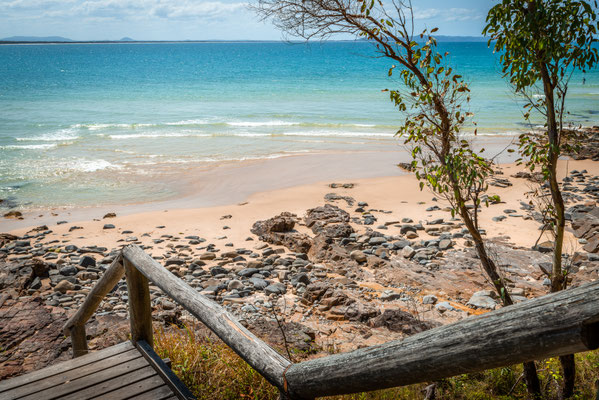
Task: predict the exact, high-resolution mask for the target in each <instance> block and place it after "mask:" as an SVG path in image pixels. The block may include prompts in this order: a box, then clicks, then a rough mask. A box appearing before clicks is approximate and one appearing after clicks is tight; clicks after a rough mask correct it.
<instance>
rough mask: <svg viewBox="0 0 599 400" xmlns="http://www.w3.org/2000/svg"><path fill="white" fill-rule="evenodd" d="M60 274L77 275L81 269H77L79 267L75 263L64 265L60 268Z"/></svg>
mask: <svg viewBox="0 0 599 400" xmlns="http://www.w3.org/2000/svg"><path fill="white" fill-rule="evenodd" d="M59 272H60V275H64V276H73V275H76V274H77V272H79V270H78V269H77V267H75V266H73V265H65V266H64V267H62V268H61V269H60V270H59Z"/></svg>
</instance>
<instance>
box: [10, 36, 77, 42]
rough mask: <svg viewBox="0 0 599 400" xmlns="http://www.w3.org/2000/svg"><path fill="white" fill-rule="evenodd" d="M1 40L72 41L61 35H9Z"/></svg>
mask: <svg viewBox="0 0 599 400" xmlns="http://www.w3.org/2000/svg"><path fill="white" fill-rule="evenodd" d="M0 41H2V42H73V41H74V40H73V39H69V38H65V37H62V36H11V37H7V38H3V39H0Z"/></svg>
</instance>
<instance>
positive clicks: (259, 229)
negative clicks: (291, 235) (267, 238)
mask: <svg viewBox="0 0 599 400" xmlns="http://www.w3.org/2000/svg"><path fill="white" fill-rule="evenodd" d="M296 219H297V215H295V214H292V213H289V212H283V213H281V214H280V215H278V216H276V217H273V218H270V219H267V220H265V221H257V222H255V223H254V225H253V226H252V229H251V232H252V233H253V234H255V235H258V236H263V235H266V234H269V233H275V232H277V233H284V232H291V231H292V230H293V228H294V226H295V221H296Z"/></svg>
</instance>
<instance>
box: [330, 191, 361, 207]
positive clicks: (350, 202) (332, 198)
mask: <svg viewBox="0 0 599 400" xmlns="http://www.w3.org/2000/svg"><path fill="white" fill-rule="evenodd" d="M324 199H325V200H326V201H338V200H344V201H345V202H346V203H347V205H348V206H353V205H354V202H355V200H354V199H353V198H352V197H349V196H340V195H338V194H336V193H327V194H325V195H324Z"/></svg>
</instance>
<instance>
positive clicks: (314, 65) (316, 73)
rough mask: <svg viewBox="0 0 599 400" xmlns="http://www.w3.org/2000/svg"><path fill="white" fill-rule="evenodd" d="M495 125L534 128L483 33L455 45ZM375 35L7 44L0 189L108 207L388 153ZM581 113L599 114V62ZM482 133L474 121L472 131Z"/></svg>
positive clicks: (578, 93) (576, 108)
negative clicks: (309, 160) (355, 39)
mask: <svg viewBox="0 0 599 400" xmlns="http://www.w3.org/2000/svg"><path fill="white" fill-rule="evenodd" d="M442 50H443V51H445V50H447V51H449V52H450V53H451V57H452V63H453V65H454V67H455V69H456V70H457V71H459V72H460V73H461V74H462V75H463V76H464V77H465V78H466V79H467V80H468V81H469V82H471V89H472V98H473V100H472V103H471V111H472V112H474V113H475V120H476V121H477V123H478V130H479V132H481V133H484V134H506V133H513V132H518V131H522V130H525V129H526V126H524V125H523V124H522V122H521V121H522V114H521V110H522V108H521V104H520V103H519V102H518V101H517V100H516V99H515V98H514V96H513V95H512V94H510V91H509V87H508V86H507V84H506V83H505V81H504V80H503V79H502V78H501V74H500V71H499V67H498V65H497V60H496V56H495V55H494V54H493V53H492V52H491V50H489V49H488V48H487V46H486V44H485V43H446V44H442ZM372 55H373V48H372V47H371V45H370V44H368V43H349V42H331V43H324V44H311V45H307V44H286V43H163V44H89V45H87V44H70V45H9V46H0V109H1V110H2V111H1V112H0V198H11V199H13V200H14V201H16V202H17V203H19V204H21V205H22V206H30V207H50V206H63V205H98V204H108V203H118V202H133V201H145V200H148V199H161V198H167V197H170V196H174V195H176V193H177V191H178V190H179V189H180V188H179V187H178V186H177V185H176V182H177V180H178V177H179V176H181V174H182V173H184V172H190V171H191V172H193V170H194V169H195V168H202V169H206V168H210V167H211V166H214V165H217V164H219V163H223V162H229V161H231V162H233V161H238V160H252V159H263V158H274V157H285V156H290V155H296V154H302V153H309V152H328V151H359V150H372V149H375V150H376V149H389V148H391V147H392V146H397V140H396V139H394V138H393V134H394V132H395V131H396V129H397V126H398V125H399V124H400V123H401V120H402V116H401V114H399V113H398V112H397V111H395V109H394V107H393V106H392V104H391V103H390V101H389V99H388V95H387V94H386V93H383V92H381V90H382V89H385V88H393V87H396V81H395V80H394V79H393V78H388V77H387V70H388V68H389V66H390V63H389V62H388V61H386V60H385V59H381V58H373V57H371V56H372ZM584 77H585V79H586V83H585V84H584V85H583V84H582V79H583V76H582V75H581V74H575V75H574V76H573V77H572V81H571V85H570V97H569V102H568V104H569V109H570V111H571V115H570V117H569V119H570V120H571V121H572V122H574V123H577V124H583V125H593V124H598V123H599V72H598V71H590V72H587V73H586V75H585V76H584ZM470 129H471V128H470Z"/></svg>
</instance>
